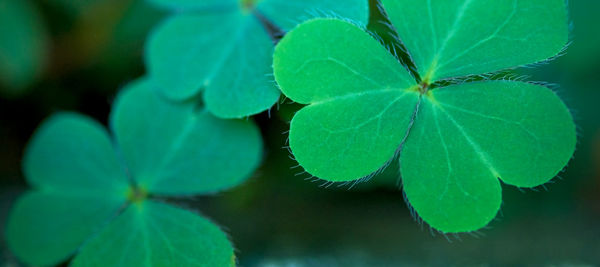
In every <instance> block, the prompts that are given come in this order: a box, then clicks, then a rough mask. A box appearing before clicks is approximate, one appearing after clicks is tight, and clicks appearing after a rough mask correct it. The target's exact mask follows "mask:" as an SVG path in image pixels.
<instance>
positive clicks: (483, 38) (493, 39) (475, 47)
mask: <svg viewBox="0 0 600 267" xmlns="http://www.w3.org/2000/svg"><path fill="white" fill-rule="evenodd" d="M382 3H383V5H384V7H385V10H386V11H387V13H388V15H389V17H390V20H391V22H392V23H393V25H394V26H395V29H396V31H397V33H398V36H399V37H400V39H401V41H402V42H403V43H404V45H406V48H407V49H408V51H409V52H410V54H411V56H412V59H413V60H414V63H415V64H416V66H417V68H418V70H419V73H420V75H421V76H422V77H423V79H424V80H429V81H435V80H440V79H446V78H452V77H459V76H466V75H473V74H483V73H488V72H493V71H498V70H502V69H506V68H511V67H515V66H520V65H524V64H531V63H534V62H538V61H542V60H545V59H547V58H550V57H552V56H555V55H556V54H557V52H558V51H560V50H561V49H562V48H563V47H564V46H565V45H566V43H567V40H568V27H567V12H566V9H565V1H564V0H507V1H481V0H426V1H422V2H420V3H413V2H411V1H406V0H382Z"/></svg>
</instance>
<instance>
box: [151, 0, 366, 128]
mask: <svg viewBox="0 0 600 267" xmlns="http://www.w3.org/2000/svg"><path fill="white" fill-rule="evenodd" d="M152 2H154V3H156V4H158V5H161V6H163V7H168V8H171V9H174V10H178V11H180V12H178V13H176V14H174V15H173V16H172V17H170V18H168V19H167V20H166V21H165V22H164V23H163V24H161V25H160V26H159V27H157V28H156V29H155V31H154V32H153V34H152V35H151V36H150V37H149V41H148V43H147V48H146V55H145V57H146V63H147V65H148V70H149V73H150V75H151V76H152V78H153V79H155V81H156V83H157V84H159V85H160V87H161V88H163V89H164V90H162V92H163V94H164V95H166V96H167V97H168V98H170V99H172V100H186V99H190V98H192V97H194V96H196V95H197V94H198V93H199V92H200V91H202V90H203V91H204V93H203V100H204V103H205V105H206V108H207V109H208V110H209V111H210V112H212V113H213V114H215V115H216V116H218V117H221V118H240V117H246V116H249V115H254V114H257V113H260V112H262V111H265V110H267V109H269V108H270V107H271V106H273V104H275V102H276V101H277V100H278V99H279V95H280V93H279V90H277V88H276V86H275V85H274V83H273V81H272V77H271V75H270V74H271V73H272V68H271V63H272V54H273V41H272V40H271V37H270V36H269V33H268V32H267V29H266V28H265V26H264V25H263V21H261V19H262V18H261V17H262V16H264V17H266V19H269V20H272V22H273V23H275V24H276V25H278V26H279V27H281V28H283V29H284V30H288V29H290V28H291V27H293V26H294V25H295V23H297V22H299V21H301V20H302V19H303V18H308V17H310V16H314V14H312V13H314V12H323V13H325V12H333V13H335V14H337V15H339V16H343V17H346V18H349V19H353V20H356V21H359V22H362V23H365V22H366V20H367V13H368V12H367V1H363V0H351V1H345V2H344V3H343V4H341V3H339V2H338V1H332V0H326V1H323V0H318V1H317V0H311V1H304V0H263V1H247V0H229V1H189V0H178V1H166V0H153V1H152ZM257 14H261V15H257Z"/></svg>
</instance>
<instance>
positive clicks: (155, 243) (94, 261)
mask: <svg viewBox="0 0 600 267" xmlns="http://www.w3.org/2000/svg"><path fill="white" fill-rule="evenodd" d="M73 266H235V256H234V254H233V248H232V246H231V244H230V243H229V240H227V236H226V235H225V234H224V233H223V232H222V231H221V230H220V229H219V227H217V226H215V225H214V224H212V223H211V222H209V221H208V220H206V219H204V218H202V217H200V216H198V215H196V214H194V213H192V212H189V211H185V210H181V209H178V208H175V207H172V206H170V205H166V204H162V203H158V202H153V201H146V202H143V203H139V204H134V205H132V206H130V207H128V208H127V210H126V211H125V212H124V213H123V214H122V215H120V216H119V218H117V219H116V220H114V221H113V222H112V223H111V224H110V225H108V227H106V228H105V229H104V230H103V231H101V232H100V233H99V234H98V235H97V236H96V237H94V238H93V239H92V240H90V241H89V242H88V243H86V245H85V246H84V247H83V248H82V249H81V252H80V253H79V255H78V256H77V257H76V258H75V259H74V260H73Z"/></svg>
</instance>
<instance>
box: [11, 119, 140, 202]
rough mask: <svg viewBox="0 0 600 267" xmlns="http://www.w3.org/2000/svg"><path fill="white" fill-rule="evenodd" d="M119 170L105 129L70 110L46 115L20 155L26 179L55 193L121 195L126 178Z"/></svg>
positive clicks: (40, 187)
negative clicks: (47, 116) (45, 118)
mask: <svg viewBox="0 0 600 267" xmlns="http://www.w3.org/2000/svg"><path fill="white" fill-rule="evenodd" d="M123 170H124V168H123V166H122V165H121V164H120V163H119V160H118V159H117V154H116V152H115V150H114V147H113V144H112V141H111V140H110V137H109V136H108V133H107V131H106V130H105V128H104V127H103V126H102V125H100V124H99V123H97V122H95V121H94V120H92V119H90V118H88V117H85V116H81V115H78V114H74V113H59V114H57V115H54V116H52V117H50V118H48V119H47V120H46V121H45V122H44V123H43V124H42V125H41V126H40V128H39V129H38V130H37V131H36V133H35V135H34V136H33V137H32V139H31V141H30V143H29V145H28V146H27V148H26V152H25V155H24V157H23V171H24V172H25V177H26V178H27V181H28V182H29V183H30V184H31V185H32V186H34V187H36V188H38V189H41V190H44V191H52V192H57V193H69V192H79V193H82V192H85V193H86V194H93V195H107V194H109V193H112V194H114V195H116V196H125V195H126V194H125V193H124V192H127V190H128V187H129V181H128V179H127V177H126V176H125V174H124V171H123Z"/></svg>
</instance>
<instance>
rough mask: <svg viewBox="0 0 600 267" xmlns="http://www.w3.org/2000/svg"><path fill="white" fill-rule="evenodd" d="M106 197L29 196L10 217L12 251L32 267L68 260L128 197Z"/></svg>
mask: <svg viewBox="0 0 600 267" xmlns="http://www.w3.org/2000/svg"><path fill="white" fill-rule="evenodd" d="M85 178H86V177H85V176H82V177H80V179H85ZM90 186H93V185H90ZM106 194H107V196H101V195H94V194H88V192H85V188H84V189H82V190H81V191H63V192H45V191H34V192H29V193H26V194H25V195H24V196H22V197H21V198H19V200H18V201H17V203H16V204H15V206H14V207H13V208H12V211H11V213H10V217H9V220H8V223H7V228H6V240H7V243H8V246H9V248H10V249H11V251H12V252H13V253H14V254H15V255H16V256H17V257H18V258H19V259H21V260H23V261H24V262H25V263H27V264H30V265H33V266H51V265H56V264H58V263H60V262H63V261H65V260H67V259H68V258H70V257H71V256H72V255H73V254H74V253H75V252H76V250H77V248H79V247H80V246H81V245H82V244H83V243H84V241H85V240H87V239H88V238H89V237H90V236H91V235H92V234H93V233H94V232H96V231H97V230H99V229H100V228H102V226H104V224H105V223H106V222H107V220H109V219H110V218H111V217H112V216H114V215H116V214H117V212H118V210H119V208H120V207H121V206H122V205H123V204H124V203H125V197H126V195H125V194H123V195H122V198H121V199H119V198H116V197H111V196H110V195H111V192H106Z"/></svg>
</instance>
